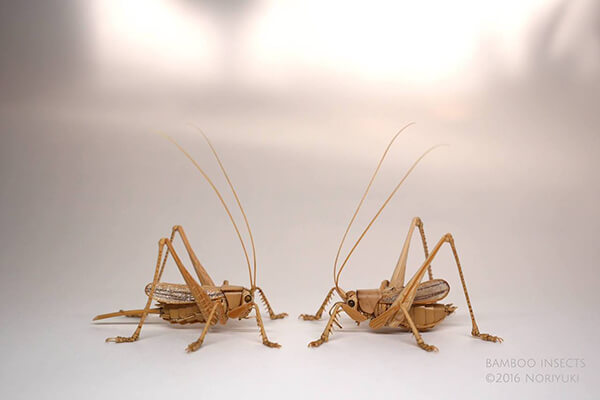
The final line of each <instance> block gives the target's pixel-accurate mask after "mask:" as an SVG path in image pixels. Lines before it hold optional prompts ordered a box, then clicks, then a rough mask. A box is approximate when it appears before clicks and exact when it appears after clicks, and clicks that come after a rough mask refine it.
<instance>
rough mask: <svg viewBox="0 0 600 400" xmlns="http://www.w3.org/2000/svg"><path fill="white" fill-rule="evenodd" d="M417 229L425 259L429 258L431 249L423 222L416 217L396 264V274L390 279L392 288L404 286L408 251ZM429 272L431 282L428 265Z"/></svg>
mask: <svg viewBox="0 0 600 400" xmlns="http://www.w3.org/2000/svg"><path fill="white" fill-rule="evenodd" d="M415 228H418V229H419V234H420V236H421V242H422V244H423V251H424V253H425V258H426V259H427V258H428V257H429V248H428V247H427V238H426V237H425V230H424V229H423V221H421V218H419V217H414V218H413V219H412V221H411V223H410V226H409V228H408V234H407V235H406V239H405V240H404V245H403V246H402V251H401V252H400V256H399V257H398V262H397V263H396V267H395V268H394V273H393V274H392V278H391V279H390V285H391V286H394V287H402V286H404V275H405V272H406V262H407V261H408V251H409V249H410V242H411V240H412V237H413V233H414V231H415ZM427 272H428V273H429V280H432V279H433V273H432V272H431V264H430V265H428V267H427Z"/></svg>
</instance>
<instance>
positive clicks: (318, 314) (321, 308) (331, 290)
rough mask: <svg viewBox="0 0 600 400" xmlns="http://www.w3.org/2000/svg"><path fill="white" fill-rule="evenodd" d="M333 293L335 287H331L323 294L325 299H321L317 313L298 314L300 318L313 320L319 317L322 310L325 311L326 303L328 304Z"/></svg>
mask: <svg viewBox="0 0 600 400" xmlns="http://www.w3.org/2000/svg"><path fill="white" fill-rule="evenodd" d="M334 294H335V287H332V288H331V289H330V290H329V292H327V296H325V300H323V304H321V307H319V309H318V310H317V313H316V314H315V315H310V314H300V318H302V319H303V320H305V321H314V320H317V319H321V316H322V315H323V312H324V311H325V308H326V307H327V304H329V302H330V301H331V299H332V298H333V295H334Z"/></svg>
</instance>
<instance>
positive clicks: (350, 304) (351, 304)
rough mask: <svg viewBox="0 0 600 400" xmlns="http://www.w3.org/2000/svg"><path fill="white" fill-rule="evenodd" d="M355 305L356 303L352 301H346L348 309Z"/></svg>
mask: <svg viewBox="0 0 600 400" xmlns="http://www.w3.org/2000/svg"><path fill="white" fill-rule="evenodd" d="M355 304H356V303H355V302H354V300H348V305H349V306H350V307H354V305H355Z"/></svg>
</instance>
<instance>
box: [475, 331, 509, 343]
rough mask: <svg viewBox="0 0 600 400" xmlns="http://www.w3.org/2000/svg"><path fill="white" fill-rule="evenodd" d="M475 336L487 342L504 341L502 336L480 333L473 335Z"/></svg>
mask: <svg viewBox="0 0 600 400" xmlns="http://www.w3.org/2000/svg"><path fill="white" fill-rule="evenodd" d="M473 336H475V337H478V338H479V339H481V340H485V341H486V342H494V343H502V342H503V341H504V340H503V339H502V338H501V337H500V336H494V335H490V334H489V333H478V334H473Z"/></svg>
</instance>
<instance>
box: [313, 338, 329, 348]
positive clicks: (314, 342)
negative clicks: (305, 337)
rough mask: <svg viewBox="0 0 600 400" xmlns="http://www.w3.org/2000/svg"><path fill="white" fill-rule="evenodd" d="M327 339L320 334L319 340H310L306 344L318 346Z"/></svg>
mask: <svg viewBox="0 0 600 400" xmlns="http://www.w3.org/2000/svg"><path fill="white" fill-rule="evenodd" d="M326 341H327V339H325V338H323V337H322V336H321V338H320V339H319V340H315V341H313V342H310V343H309V344H308V347H319V346H320V345H322V344H323V343H325V342H326Z"/></svg>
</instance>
